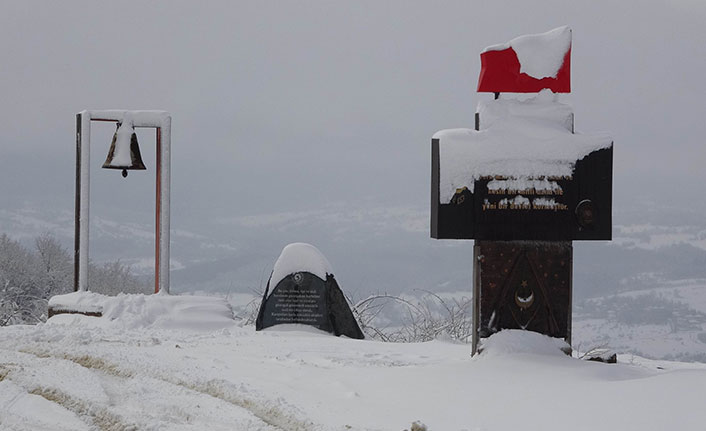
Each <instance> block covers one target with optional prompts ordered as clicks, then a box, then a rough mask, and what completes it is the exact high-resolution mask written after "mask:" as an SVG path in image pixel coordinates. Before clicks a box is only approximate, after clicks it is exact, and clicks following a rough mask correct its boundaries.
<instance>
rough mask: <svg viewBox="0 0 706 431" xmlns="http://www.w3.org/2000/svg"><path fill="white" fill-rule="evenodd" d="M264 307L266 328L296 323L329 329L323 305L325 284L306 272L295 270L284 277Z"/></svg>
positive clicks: (326, 313) (329, 330)
mask: <svg viewBox="0 0 706 431" xmlns="http://www.w3.org/2000/svg"><path fill="white" fill-rule="evenodd" d="M263 307H264V309H263V313H264V314H263V315H264V316H266V317H265V321H263V324H264V326H265V327H267V326H272V325H277V324H282V323H298V324H304V325H311V326H315V327H317V328H319V329H321V330H323V331H327V332H332V328H331V323H330V321H329V319H328V312H329V310H328V307H327V304H326V284H325V282H324V280H322V279H320V278H319V277H317V276H315V275H313V274H311V273H309V272H297V273H295V274H291V275H289V276H287V277H285V278H284V279H283V280H282V281H280V282H279V283H278V284H277V286H276V287H275V288H274V290H273V291H272V294H271V295H270V296H269V297H268V299H267V301H266V302H265V303H264V304H263Z"/></svg>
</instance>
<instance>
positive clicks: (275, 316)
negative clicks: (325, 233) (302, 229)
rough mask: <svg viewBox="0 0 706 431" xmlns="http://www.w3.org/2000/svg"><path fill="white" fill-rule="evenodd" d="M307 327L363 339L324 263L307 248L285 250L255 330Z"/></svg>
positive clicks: (302, 245) (291, 246) (297, 245)
mask: <svg viewBox="0 0 706 431" xmlns="http://www.w3.org/2000/svg"><path fill="white" fill-rule="evenodd" d="M279 324H303V325H310V326H313V327H315V328H318V329H321V330H322V331H326V332H330V333H332V334H334V335H337V336H338V335H345V336H347V337H350V338H357V339H362V338H365V337H364V335H363V332H362V331H361V330H360V327H359V326H358V322H356V320H355V317H354V316H353V313H352V312H351V309H350V307H349V306H348V302H347V301H346V298H345V296H344V295H343V292H342V291H341V289H340V287H338V283H337V282H336V279H335V278H334V275H333V270H332V269H331V265H330V264H329V262H328V260H326V258H325V257H324V256H323V255H322V254H321V252H320V251H319V250H318V249H317V248H316V247H314V246H313V245H310V244H305V243H294V244H289V245H288V246H286V247H285V248H284V249H283V250H282V253H281V254H280V256H279V258H278V259H277V261H276V262H275V265H274V269H273V270H272V275H270V279H269V281H268V282H267V288H266V289H265V294H264V296H263V298H262V303H261V305H260V311H259V312H258V316H257V321H256V322H255V329H256V330H258V331H259V330H261V329H265V328H268V327H270V326H274V325H279Z"/></svg>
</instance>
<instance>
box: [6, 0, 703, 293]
mask: <svg viewBox="0 0 706 431" xmlns="http://www.w3.org/2000/svg"><path fill="white" fill-rule="evenodd" d="M2 9H3V13H2V14H0V54H1V55H2V56H1V58H2V65H1V66H0V94H2V99H1V100H2V103H0V196H1V197H2V198H1V199H2V204H0V207H1V208H2V209H3V210H7V211H10V210H19V209H23V208H24V209H26V208H39V209H41V211H45V210H46V211H49V210H51V211H63V214H64V215H66V214H68V213H71V212H72V211H73V204H74V173H75V167H74V163H75V161H74V157H75V138H74V133H75V114H76V113H77V112H79V111H81V110H84V109H162V110H166V111H169V112H170V113H171V115H172V127H173V129H172V145H173V147H172V187H173V188H172V227H173V229H175V230H181V231H184V232H187V231H188V232H191V233H193V234H194V235H197V236H194V237H192V238H191V241H190V242H184V241H180V240H179V238H178V237H177V238H176V240H175V242H174V243H173V246H172V253H173V255H172V257H173V258H174V259H176V260H178V261H180V262H182V264H184V265H186V269H184V271H186V272H187V273H189V266H188V263H189V262H191V263H194V264H196V262H197V261H198V263H199V264H206V263H208V264H209V265H214V264H213V262H217V261H219V262H222V263H221V264H220V265H216V266H212V267H209V268H211V269H208V270H203V271H202V272H199V271H196V270H194V272H192V273H191V274H190V275H189V276H188V277H186V275H185V276H184V277H186V278H182V279H181V280H182V284H183V285H190V286H192V287H193V288H194V289H198V287H199V286H201V285H204V286H206V285H210V284H213V285H214V286H216V287H228V286H233V285H239V284H240V283H241V282H243V281H242V280H247V282H243V283H244V284H253V283H256V282H257V280H258V279H260V278H261V277H262V273H263V272H264V273H267V269H266V268H265V266H266V265H265V264H264V263H263V262H273V261H274V259H275V258H276V256H277V255H278V253H279V251H280V250H281V248H282V247H283V246H284V245H286V243H287V242H290V241H293V240H299V241H307V242H313V243H315V245H317V246H319V248H320V249H321V250H322V251H323V252H324V253H325V254H327V255H329V254H333V255H334V257H335V258H331V257H330V256H329V257H330V260H331V261H332V264H333V265H334V268H340V270H341V272H343V273H344V274H346V276H347V277H348V279H349V280H351V284H354V285H363V284H366V285H367V286H368V287H367V289H369V290H375V289H374V287H371V286H370V285H371V284H376V283H377V284H379V285H382V286H383V287H384V286H388V288H389V286H398V288H400V289H402V290H403V289H404V286H400V285H401V284H406V283H407V281H406V280H408V279H409V278H410V277H411V278H414V279H417V280H420V281H419V284H420V285H425V284H426V285H428V284H431V285H437V284H441V283H442V282H443V280H444V279H445V275H444V274H445V273H446V274H448V271H449V267H459V266H465V265H466V263H467V262H468V261H469V260H470V256H471V251H470V250H471V243H470V242H443V241H435V240H432V239H429V233H428V206H429V188H430V184H429V182H430V174H429V172H430V138H431V136H432V134H433V133H434V132H436V131H437V130H440V129H445V128H455V127H472V124H473V113H474V112H475V106H476V104H477V102H478V101H479V100H482V99H488V98H490V97H492V96H491V95H488V94H477V93H476V92H475V87H476V84H477V79H478V73H479V68H480V65H479V53H480V52H481V51H482V50H483V48H484V47H485V46H488V45H492V44H495V43H501V42H504V41H507V40H509V39H512V38H514V37H516V36H518V35H521V34H527V33H539V32H544V31H547V30H550V29H552V28H555V27H558V26H560V25H569V26H570V27H571V28H572V29H573V38H574V39H573V50H572V63H573V64H572V88H573V91H572V93H571V94H568V95H562V96H561V97H560V100H561V101H563V102H566V103H569V104H571V105H572V106H573V107H574V110H575V115H576V130H577V132H584V133H591V132H608V133H609V134H611V136H613V137H614V140H615V159H614V209H615V211H616V214H622V215H624V216H625V218H623V219H619V221H620V222H621V223H631V222H635V223H637V222H641V221H640V220H638V218H640V216H641V215H640V214H637V215H635V214H634V212H631V209H632V208H633V207H634V205H635V203H636V202H643V203H644V202H648V203H652V204H654V205H665V206H684V207H688V209H689V210H692V209H694V210H700V209H703V207H704V205H703V203H702V200H703V197H702V194H703V193H701V192H700V186H701V184H702V183H703V182H704V180H705V179H706V176H705V175H704V172H703V171H704V169H703V166H704V165H706V151H705V150H704V148H703V146H704V137H706V122H705V121H704V120H703V115H704V103H703V95H704V94H706V84H705V83H704V77H703V75H704V71H706V46H705V45H704V43H703V41H704V40H706V38H705V36H706V30H704V27H703V23H704V22H706V4H704V3H702V2H698V1H689V0H682V1H647V2H644V1H621V2H609V1H602V0H601V1H593V2H580V3H578V2H564V1H538V2H524V1H509V2H496V1H475V2H468V1H448V2H417V1H386V2H379V1H356V2H345V3H344V2H324V1H302V2H275V1H264V2H263V1H247V2H243V1H238V2H215V1H213V2H149V3H144V2H73V1H65V2H42V1H36V2H34V1H27V2H9V1H4V2H3V4H2ZM111 133H112V129H111V127H110V126H108V125H101V126H95V127H94V133H93V135H92V142H93V144H92V157H91V162H92V166H93V168H92V179H91V187H92V195H91V208H92V217H95V219H96V220H112V221H116V222H118V223H135V224H138V225H140V226H147V232H149V229H151V227H150V226H151V224H152V223H153V217H154V216H153V210H154V191H153V188H154V170H153V167H154V132H150V131H141V132H140V142H141V147H142V154H143V156H144V157H145V163H146V164H147V167H148V170H147V171H146V172H134V173H130V175H129V177H128V178H127V179H123V178H121V177H120V175H119V172H116V171H112V170H101V169H100V165H101V164H102V162H103V160H104V158H105V155H106V154H107V151H108V146H109V143H110V136H111ZM647 207H649V205H647ZM272 214H290V215H291V214H295V215H297V216H296V217H295V219H297V220H301V219H304V220H306V223H308V224H307V227H306V228H301V226H302V224H301V223H303V222H301V223H300V224H299V225H296V224H295V225H294V227H291V226H290V227H285V225H282V224H281V223H280V224H278V223H277V222H268V223H258V224H253V223H250V224H249V225H248V224H247V223H242V221H243V220H250V221H252V220H253V219H252V218H253V217H254V218H255V219H258V218H259V219H266V216H268V215H269V216H270V218H269V219H267V220H277V219H276V218H275V219H272V218H271V215H272ZM307 214H308V215H307ZM327 214H328V215H336V217H338V216H340V219H338V218H337V219H336V220H329V222H330V223H328V224H327V223H320V222H318V221H317V220H321V219H322V218H323V219H325V218H326V215H327ZM395 214H396V215H395ZM630 214H632V215H630ZM622 215H621V216H620V217H622ZM243 217H245V218H246V219H243ZM248 217H250V218H248ZM631 217H636V218H631ZM47 218H50V216H47ZM370 218H373V220H370ZM285 219H286V217H285ZM61 220H62V222H61V223H63V224H62V225H61V226H63V227H64V228H65V230H68V231H70V230H71V229H72V226H73V224H72V220H71V218H70V217H65V218H64V219H61ZM234 220H235V222H234ZM287 220H291V217H290V218H289V219H287ZM361 220H362V221H361ZM410 220H411V221H410ZM642 221H644V220H642ZM375 223H378V224H381V225H382V224H384V225H385V226H387V228H386V230H384V232H385V234H384V235H382V234H380V231H381V229H382V228H381V227H380V226H377V227H375V226H373V225H375ZM425 223H427V224H425ZM361 225H363V226H368V227H367V228H361V227H360V226H361ZM400 225H402V227H400ZM13 226H16V225H13V224H11V223H5V224H4V225H3V228H4V229H3V230H8V229H13ZM287 226H288V225H287ZM297 226H299V227H297ZM371 226H372V227H371ZM405 226H407V227H405ZM410 226H412V227H410ZM25 228H26V230H31V229H32V228H31V226H30V227H27V226H25ZM42 229H45V226H43V225H42V226H38V227H36V230H37V234H40V233H42V232H41V230H42ZM92 229H93V227H92ZM327 229H328V230H327ZM360 229H362V231H361V230H360ZM397 229H399V230H400V231H401V232H405V233H404V234H402V233H399V232H398V231H397ZM396 232H397V233H396ZM7 233H8V234H9V235H13V232H7ZM14 233H15V234H19V232H14ZM123 233H125V232H123ZM125 235H127V236H128V238H129V234H128V233H125ZM198 235H201V236H198ZM60 236H61V235H60ZM98 236H99V234H98ZM62 238H63V239H64V240H66V241H68V240H69V238H67V237H66V236H64V237H62ZM199 238H200V239H199ZM122 241H123V243H124V245H121V246H120V247H115V246H113V245H111V243H110V241H109V240H108V239H107V237H104V239H103V240H100V241H99V240H98V239H96V240H94V242H92V250H91V253H92V256H94V258H95V259H111V258H121V259H125V260H126V261H128V262H130V259H132V258H138V259H139V258H149V256H150V253H151V251H150V250H151V248H150V247H151V246H149V245H147V244H148V243H149V241H143V242H140V241H141V240H138V239H136V240H135V245H134V247H132V246H130V245H128V244H130V241H129V239H126V238H122ZM379 241H384V244H381V243H380V242H379ZM200 243H201V245H199V244H200ZM203 243H209V244H210V245H209V247H208V252H204V251H203V250H200V247H202V246H203ZM215 243H217V244H218V246H219V247H221V248H220V249H214V248H213V247H215V245H213V244H215ZM354 243H355V244H359V245H358V246H355V247H353V246H351V245H350V244H354ZM69 244H70V242H67V246H68V245H69ZM212 246H213V247H212ZM228 247H231V248H232V249H233V250H238V252H237V253H235V252H232V250H231V251H228ZM576 247H577V249H578V250H579V251H580V253H579V254H578V255H579V256H584V255H585V256H586V260H588V259H591V258H592V257H597V256H598V255H600V253H601V251H600V250H601V247H602V246H601V245H600V244H599V245H590V246H586V247H585V248H582V247H584V246H583V245H581V244H577V245H576ZM214 250H216V251H214ZM218 250H223V251H218ZM581 253H585V254H581ZM248 260H254V261H256V263H254V264H252V267H247V268H248V269H243V270H242V271H240V272H237V273H235V274H233V273H228V267H229V266H232V267H241V266H242V265H243V264H244V261H248ZM228 262H231V263H228ZM575 265H576V266H580V265H581V262H578V261H577V262H575ZM405 268H413V269H409V271H411V272H412V273H414V274H417V275H412V276H410V275H409V274H408V275H407V276H406V277H405V278H404V279H403V280H401V279H399V275H398V274H399V273H400V272H404V271H406V270H405ZM461 269H463V271H466V272H464V273H468V272H469V271H470V267H465V268H461ZM580 272H581V271H580V270H578V271H577V273H580ZM219 274H220V275H219ZM235 277H243V278H242V279H240V278H238V279H236V278H235ZM214 278H217V279H219V280H220V281H219V282H213V283H212V281H213V279H214ZM448 278H450V279H454V277H447V279H448ZM174 279H175V282H177V283H178V282H179V280H180V278H179V276H175V278H174ZM187 279H188V281H187ZM370 279H374V280H375V282H370ZM209 280H210V281H209ZM365 280H368V281H365ZM447 281H448V280H447ZM466 282H470V277H469V278H468V279H462V281H459V282H458V283H457V286H455V287H459V288H460V287H462V286H465V283H466ZM343 287H344V288H345V286H343Z"/></svg>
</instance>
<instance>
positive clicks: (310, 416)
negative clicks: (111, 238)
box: [0, 306, 706, 431]
mask: <svg viewBox="0 0 706 431" xmlns="http://www.w3.org/2000/svg"><path fill="white" fill-rule="evenodd" d="M164 307H165V309H166V310H169V309H170V307H169V306H164ZM124 310H125V312H124V313H123V314H122V315H120V317H118V315H117V314H115V313H113V314H112V317H113V320H110V319H109V318H108V317H104V318H91V317H84V316H67V315H63V316H62V315H59V316H56V317H55V318H52V319H50V320H49V322H48V323H46V324H43V325H38V326H34V327H32V326H15V327H7V328H0V389H2V390H0V429H10V430H38V429H52V430H83V429H85V430H89V429H139V430H143V429H164V430H187V429H193V430H203V429H210V430H234V429H237V430H321V431H329V430H402V429H408V428H409V427H410V426H411V424H412V422H413V421H419V422H421V423H424V424H426V425H427V427H428V429H429V430H507V429H513V428H519V427H522V428H524V429H542V430H553V429H557V430H558V429H562V430H563V429H566V427H567V425H569V424H570V426H571V429H576V430H595V429H624V430H632V429H635V430H637V429H639V430H664V429H683V430H696V429H700V428H699V427H700V426H702V424H703V423H704V422H705V421H706V411H704V410H703V408H702V403H703V395H704V387H706V365H703V364H682V363H676V362H664V361H662V362H652V361H647V360H642V359H640V358H637V357H627V358H621V362H622V363H619V364H617V365H606V364H600V363H590V362H585V361H581V360H578V359H575V358H571V357H567V356H565V355H564V354H563V353H561V352H560V351H559V346H558V343H556V341H555V340H551V339H549V338H546V337H543V336H541V335H538V334H532V333H521V332H519V331H507V332H502V333H500V334H497V335H495V336H494V337H493V338H491V339H490V340H488V341H487V342H486V344H485V349H484V352H483V353H482V354H481V355H479V356H477V357H475V358H473V359H471V358H470V357H469V348H468V346H467V345H462V344H453V343H449V342H444V341H438V340H437V341H432V342H428V343H416V344H393V343H380V342H374V341H365V340H350V339H345V338H337V337H333V336H330V335H328V334H324V333H321V332H318V331H316V330H313V329H310V328H307V327H302V326H285V327H279V328H273V329H272V330H268V331H263V332H255V331H254V330H253V328H251V327H240V326H239V325H238V322H237V321H231V322H230V323H227V322H221V324H222V328H220V329H215V328H213V327H211V328H210V329H209V330H204V329H199V326H198V325H194V326H193V327H192V328H189V329H184V328H181V329H180V328H176V327H174V328H170V327H160V328H155V327H153V326H150V325H145V326H144V327H140V326H139V322H141V321H146V320H144V318H143V317H141V316H144V315H145V314H144V313H143V312H144V310H142V311H140V312H133V311H130V307H125V308H124ZM203 313H204V317H205V318H207V317H208V314H209V312H208V311H207V310H203ZM147 315H150V313H147ZM116 317H117V318H116ZM120 319H123V320H124V321H123V322H120ZM99 322H100V323H99ZM542 412H544V413H542ZM532 424H536V426H533V425H532Z"/></svg>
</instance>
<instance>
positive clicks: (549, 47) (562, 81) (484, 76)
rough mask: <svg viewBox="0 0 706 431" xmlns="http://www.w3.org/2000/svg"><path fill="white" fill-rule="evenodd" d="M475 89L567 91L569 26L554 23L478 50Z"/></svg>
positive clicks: (569, 80)
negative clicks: (479, 68) (478, 64)
mask: <svg viewBox="0 0 706 431" xmlns="http://www.w3.org/2000/svg"><path fill="white" fill-rule="evenodd" d="M480 61H481V71H480V76H479V78H478V92H486V93H538V92H539V91H541V90H543V89H546V88H548V89H550V90H552V91H553V92H554V93H570V92H571V29H570V28H569V27H568V26H563V27H558V28H555V29H554V30H551V31H548V32H546V33H541V34H531V35H525V36H520V37H517V38H515V39H512V40H511V41H509V42H506V43H503V44H498V45H493V46H489V47H487V48H486V49H485V50H483V52H482V53H481V54H480Z"/></svg>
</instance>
